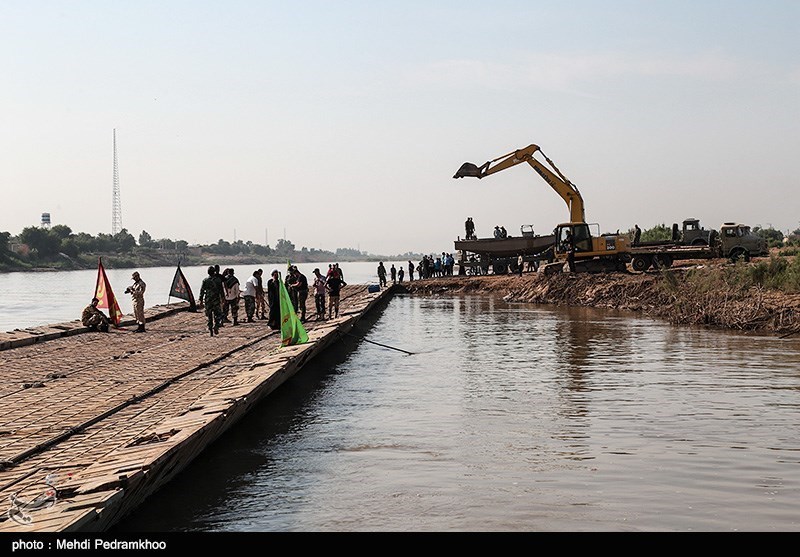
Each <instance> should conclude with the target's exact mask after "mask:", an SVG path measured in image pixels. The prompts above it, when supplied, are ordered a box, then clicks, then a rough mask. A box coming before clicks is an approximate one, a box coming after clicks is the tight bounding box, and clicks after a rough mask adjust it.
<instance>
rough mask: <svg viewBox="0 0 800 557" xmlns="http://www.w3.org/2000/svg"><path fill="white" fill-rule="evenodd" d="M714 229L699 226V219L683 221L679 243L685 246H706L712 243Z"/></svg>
mask: <svg viewBox="0 0 800 557" xmlns="http://www.w3.org/2000/svg"><path fill="white" fill-rule="evenodd" d="M714 233H715V231H714V230H706V229H705V228H703V227H702V226H700V219H686V220H684V221H683V235H682V237H681V244H683V245H685V246H708V245H711V244H712V243H713V239H714Z"/></svg>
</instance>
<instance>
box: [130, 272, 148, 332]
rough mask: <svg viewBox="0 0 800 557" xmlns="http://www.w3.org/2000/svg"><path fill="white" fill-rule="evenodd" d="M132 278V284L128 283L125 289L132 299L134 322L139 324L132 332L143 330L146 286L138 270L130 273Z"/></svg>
mask: <svg viewBox="0 0 800 557" xmlns="http://www.w3.org/2000/svg"><path fill="white" fill-rule="evenodd" d="M131 278H132V279H133V284H132V285H130V286H129V287H128V288H126V289H125V293H126V294H130V295H131V299H132V300H133V316H134V317H135V318H136V323H137V324H138V325H139V326H138V327H137V328H136V330H135V331H133V332H134V333H143V332H144V291H145V289H146V288H147V285H146V284H145V283H144V281H143V280H142V278H141V277H140V276H139V272H138V271H134V272H133V274H132V275H131Z"/></svg>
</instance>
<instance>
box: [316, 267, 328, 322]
mask: <svg viewBox="0 0 800 557" xmlns="http://www.w3.org/2000/svg"><path fill="white" fill-rule="evenodd" d="M326 282H327V281H326V279H325V277H323V276H322V274H321V273H320V272H319V269H314V303H315V305H316V306H317V318H316V319H315V321H324V320H325V284H326Z"/></svg>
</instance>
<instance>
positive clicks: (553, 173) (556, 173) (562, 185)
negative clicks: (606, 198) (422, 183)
mask: <svg viewBox="0 0 800 557" xmlns="http://www.w3.org/2000/svg"><path fill="white" fill-rule="evenodd" d="M537 151H539V152H540V153H542V156H543V157H544V158H545V161H547V165H545V164H544V163H542V162H541V161H539V160H538V159H536V158H535V157H534V154H535V153H536V152H537ZM523 162H527V163H528V164H529V165H530V166H531V167H532V168H533V169H534V170H535V171H536V173H537V174H538V175H539V176H541V177H542V179H543V180H544V181H545V182H547V183H548V184H550V187H551V188H553V189H554V190H555V192H556V193H557V194H558V195H559V196H561V199H563V200H564V202H565V203H566V204H567V207H568V208H569V217H570V221H571V222H586V211H585V209H584V206H583V198H582V197H581V194H580V192H579V191H578V188H577V187H575V185H574V184H573V183H572V182H570V181H569V180H568V179H567V178H566V177H565V176H564V175H563V174H562V173H561V171H560V170H559V169H558V168H557V167H556V165H555V164H554V163H553V161H551V160H550V159H549V158H548V157H547V156H546V155H545V154H544V153H543V152H542V150H541V149H540V148H539V146H538V145H528V146H527V147H525V148H524V149H518V150H516V151H513V152H511V153H507V154H505V155H502V156H500V157H497V158H496V159H493V160H490V161H488V162H485V163H483V164H482V165H481V166H478V165H476V164H473V163H471V162H465V163H464V164H462V165H461V168H459V169H458V172H456V173H455V175H454V176H453V178H464V177H474V178H479V179H480V178H484V177H485V176H490V175H492V174H494V173H496V172H500V171H501V170H505V169H506V168H510V167H512V166H516V165H518V164H520V163H523ZM548 165H549V167H548Z"/></svg>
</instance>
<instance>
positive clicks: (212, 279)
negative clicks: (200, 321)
mask: <svg viewBox="0 0 800 557" xmlns="http://www.w3.org/2000/svg"><path fill="white" fill-rule="evenodd" d="M224 297H225V293H224V287H223V286H222V284H221V283H220V282H219V281H218V280H217V270H216V269H215V268H214V266H213V265H212V266H211V267H209V268H208V276H207V277H206V278H205V279H203V286H201V287H200V296H199V301H200V305H201V306H204V307H205V310H206V318H207V319H208V332H209V333H211V336H212V337H213V336H214V335H218V334H219V327H220V325H221V324H222V306H221V305H220V301H221V300H222V299H224Z"/></svg>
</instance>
